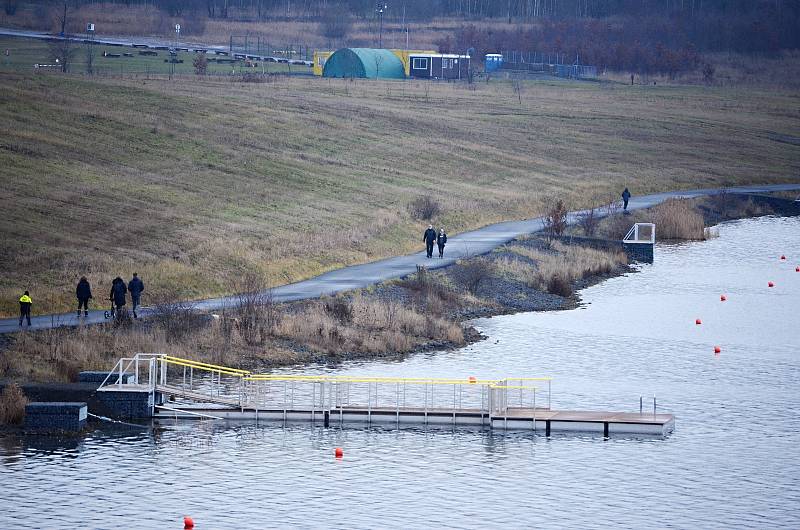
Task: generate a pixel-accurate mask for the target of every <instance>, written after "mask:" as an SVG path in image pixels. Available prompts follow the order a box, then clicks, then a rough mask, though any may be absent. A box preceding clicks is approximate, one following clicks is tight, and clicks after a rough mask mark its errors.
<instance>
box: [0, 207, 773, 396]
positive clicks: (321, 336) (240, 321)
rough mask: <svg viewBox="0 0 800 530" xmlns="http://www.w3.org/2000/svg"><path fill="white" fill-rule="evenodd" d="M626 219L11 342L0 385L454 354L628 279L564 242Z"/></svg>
mask: <svg viewBox="0 0 800 530" xmlns="http://www.w3.org/2000/svg"><path fill="white" fill-rule="evenodd" d="M787 202H788V201H787ZM770 212H771V207H770V206H769V205H764V204H757V203H754V202H753V201H752V200H749V199H747V198H741V197H737V196H733V197H727V198H726V197H721V198H713V199H702V200H691V201H689V200H686V201H674V202H671V203H665V204H663V205H660V206H657V207H655V208H653V209H650V210H646V211H638V212H636V213H635V214H633V215H636V216H637V219H638V220H642V221H657V222H658V223H660V226H662V227H663V228H664V230H660V233H663V235H667V236H670V237H679V238H690V239H700V238H703V237H705V236H706V231H705V230H704V228H703V226H704V225H703V217H707V218H712V219H714V220H715V221H713V222H716V220H720V219H731V218H739V217H742V216H751V215H760V214H767V213H770ZM686 219H689V220H690V222H688V223H687V222H686ZM631 222H633V220H632V215H623V214H615V215H613V216H612V217H611V218H609V219H604V220H603V221H602V222H601V223H600V224H599V225H598V226H597V227H596V231H592V233H588V232H586V231H585V230H581V229H576V230H574V235H571V236H570V237H568V238H565V239H564V240H563V242H559V241H551V240H548V238H546V237H544V236H533V237H525V238H520V239H519V240H516V241H513V242H511V243H509V244H507V245H504V246H502V247H499V248H497V249H496V250H495V251H493V252H491V253H489V254H487V255H485V256H480V257H475V258H471V259H468V260H463V261H460V262H459V263H458V264H456V265H455V266H452V267H448V268H445V269H439V270H436V271H427V270H425V269H420V270H419V271H418V273H417V274H415V275H412V276H411V277H410V278H406V279H402V280H392V281H389V282H386V283H384V284H382V285H379V286H375V287H373V288H369V289H363V290H359V291H355V292H351V293H344V294H342V295H339V296H336V297H333V298H325V299H322V300H309V301H303V302H294V303H286V304H276V303H273V302H272V301H271V300H270V299H269V297H268V296H261V295H244V296H242V297H241V299H240V302H241V305H240V306H239V307H233V308H229V309H227V310H224V311H222V312H221V313H220V314H219V315H218V316H216V317H212V316H210V315H204V314H199V313H195V312H193V311H191V310H189V309H188V308H175V307H161V308H159V309H158V312H157V313H156V315H155V316H154V317H153V318H151V319H148V320H147V321H144V322H143V321H136V322H131V321H122V322H119V323H114V324H112V323H109V324H106V325H101V326H92V327H90V328H77V329H74V328H62V329H55V330H46V331H39V332H32V333H31V332H23V333H19V334H17V335H15V336H13V337H10V338H9V345H8V347H7V348H6V350H5V351H4V352H3V355H2V356H0V380H3V379H6V380H21V381H70V380H74V379H75V378H76V376H77V372H78V371H80V370H86V369H98V370H102V369H108V367H109V366H112V365H113V363H114V362H115V361H116V360H117V359H118V358H119V357H120V356H124V355H127V354H129V353H130V352H132V351H151V352H163V353H168V354H172V355H178V356H184V357H189V358H194V359H197V360H201V361H205V362H212V363H215V364H223V365H227V366H235V367H242V368H249V369H253V370H263V369H265V368H268V367H271V366H276V365H292V364H297V363H303V362H310V361H315V362H338V361H340V360H342V359H348V358H362V359H363V358H372V357H386V356H396V355H401V354H404V353H408V352H412V351H419V350H420V349H446V348H451V347H457V346H461V345H463V344H464V343H465V342H467V341H471V340H476V339H477V336H476V333H475V331H474V330H473V329H472V328H470V327H466V328H465V327H463V324H462V322H463V321H464V320H466V319H469V318H472V317H475V316H487V315H496V314H502V313H510V312H517V311H540V310H549V309H564V308H569V307H574V306H575V305H576V304H577V302H578V301H579V300H578V298H577V297H576V295H575V290H576V289H578V288H582V287H585V286H587V285H591V284H592V283H596V282H598V281H601V280H602V279H604V278H606V277H608V276H610V275H614V274H619V273H622V272H625V271H627V270H628V268H627V263H628V259H627V257H626V255H625V254H624V252H622V251H621V249H620V247H619V244H618V243H614V242H613V241H611V240H608V241H605V242H603V241H597V240H592V241H593V243H592V245H594V246H595V247H596V248H590V247H585V246H582V245H581V244H580V243H573V244H570V243H569V242H570V241H573V239H574V236H591V235H593V234H594V235H596V233H597V232H603V233H607V234H610V235H611V237H613V238H616V241H619V238H620V237H621V235H622V234H624V232H625V231H626V230H627V228H628V227H629V226H630V223H631ZM698 225H699V227H700V229H699V230H696V227H697V226H698ZM686 228H689V230H686ZM574 241H575V242H577V241H579V239H574ZM255 281H258V280H257V279H255ZM252 287H253V288H256V287H257V285H255V284H253V285H252ZM14 401H16V400H13V399H12V400H11V402H14Z"/></svg>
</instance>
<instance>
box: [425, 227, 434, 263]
mask: <svg viewBox="0 0 800 530" xmlns="http://www.w3.org/2000/svg"><path fill="white" fill-rule="evenodd" d="M422 240H423V241H425V252H426V253H427V255H428V257H429V258H432V257H433V243H434V242H435V241H436V230H435V229H434V228H433V225H428V229H427V230H425V233H424V234H423V235H422Z"/></svg>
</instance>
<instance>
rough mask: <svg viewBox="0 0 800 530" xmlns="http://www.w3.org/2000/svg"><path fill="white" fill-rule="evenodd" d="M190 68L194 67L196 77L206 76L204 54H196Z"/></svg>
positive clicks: (206, 60)
mask: <svg viewBox="0 0 800 530" xmlns="http://www.w3.org/2000/svg"><path fill="white" fill-rule="evenodd" d="M192 66H194V73H195V74H197V75H206V71H208V59H207V58H206V54H205V53H197V54H195V56H194V59H192Z"/></svg>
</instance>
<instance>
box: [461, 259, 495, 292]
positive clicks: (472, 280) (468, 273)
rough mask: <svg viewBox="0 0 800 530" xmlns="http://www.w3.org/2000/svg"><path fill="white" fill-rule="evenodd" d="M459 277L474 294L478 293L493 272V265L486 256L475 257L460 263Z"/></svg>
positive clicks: (468, 290)
mask: <svg viewBox="0 0 800 530" xmlns="http://www.w3.org/2000/svg"><path fill="white" fill-rule="evenodd" d="M459 269H460V270H459V271H458V278H459V279H460V281H461V283H462V284H463V285H464V288H465V289H466V290H467V292H469V293H470V294H472V295H475V294H477V293H478V289H479V288H480V286H481V283H483V281H484V280H486V279H487V278H488V277H489V276H490V275H491V272H492V266H491V264H490V263H489V261H488V260H487V259H485V258H474V259H471V260H468V261H465V262H463V263H460V264H459Z"/></svg>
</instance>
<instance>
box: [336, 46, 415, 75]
mask: <svg viewBox="0 0 800 530" xmlns="http://www.w3.org/2000/svg"><path fill="white" fill-rule="evenodd" d="M322 76H323V77H366V78H369V79H377V78H381V79H403V78H404V77H405V71H404V69H403V62H402V61H401V60H400V58H399V57H397V56H396V55H395V54H393V53H392V52H390V51H389V50H379V49H375V48H342V49H340V50H336V51H335V52H334V53H333V54H332V55H331V56H330V57H328V60H327V61H325V68H323V70H322Z"/></svg>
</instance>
